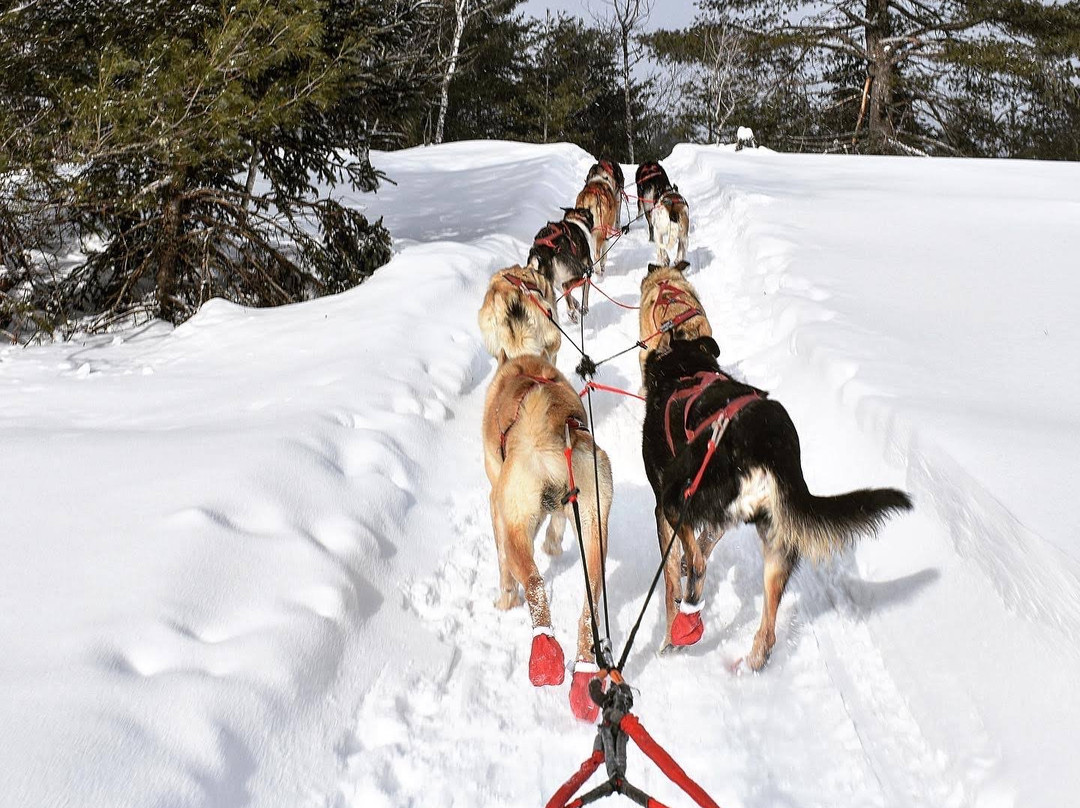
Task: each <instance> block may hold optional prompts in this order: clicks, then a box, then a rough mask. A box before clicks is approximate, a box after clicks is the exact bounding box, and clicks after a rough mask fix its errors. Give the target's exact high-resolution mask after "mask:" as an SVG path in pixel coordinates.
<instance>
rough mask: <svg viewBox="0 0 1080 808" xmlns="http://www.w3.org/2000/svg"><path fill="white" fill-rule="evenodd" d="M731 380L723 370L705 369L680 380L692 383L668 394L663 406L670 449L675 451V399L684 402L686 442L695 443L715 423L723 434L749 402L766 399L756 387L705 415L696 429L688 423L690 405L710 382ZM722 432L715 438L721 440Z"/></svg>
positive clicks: (672, 452) (665, 433)
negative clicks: (672, 414) (672, 433)
mask: <svg viewBox="0 0 1080 808" xmlns="http://www.w3.org/2000/svg"><path fill="white" fill-rule="evenodd" d="M721 381H723V382H729V381H731V377H730V376H725V375H724V374H723V373H716V372H714V371H711V370H703V371H700V372H698V373H695V374H694V375H693V376H683V377H682V378H681V379H679V382H680V383H682V382H690V384H689V385H687V386H686V387H680V388H679V389H678V390H676V391H675V392H674V393H672V394H671V396H669V397H668V400H667V404H666V405H665V406H664V435H665V437H667V443H668V448H669V449H670V450H671V454H672V455H674V454H675V441H674V440H673V439H672V437H671V406H672V405H673V404H675V403H676V402H683V404H682V408H683V411H682V412H683V419H682V420H683V432H684V433H685V434H686V442H687V443H692V442H693V441H694V440H695V439H696V438H697V437H698V436H699V435H701V434H702V433H703V432H705V430H706V429H709V428H710V427H711V426H712V425H713V424H714V423H717V422H719V427H720V434H723V430H724V429H726V428H727V425H728V424H729V423H731V420H732V419H733V418H734V417H735V416H736V415H738V414H739V411H740V410H742V409H743V407H745V406H746V405H747V404H752V403H754V402H755V401H760V400H761V399H762V398H764V395H765V394H763V393H761V392H759V391H757V390H755V391H754V392H753V393H747V394H745V395H742V396H738V397H736V398H733V399H732V400H731V401H729V402H728V403H727V404H726V405H725V406H724V407H723V409H720V410H717V411H716V412H714V413H712V414H711V415H709V416H708V417H707V418H705V419H704V420H703V421H702V422H701V423H700V424H698V425H697V427H696V428H695V429H691V428H690V426H689V423H688V422H689V419H690V408H691V407H693V406H694V402H695V401H697V400H698V399H699V398H701V394H702V393H704V392H705V391H706V390H707V389H708V388H709V387H710V386H711V385H713V384H715V383H716V382H721ZM719 439H720V435H717V436H716V438H715V439H714V440H716V441H718V440H719Z"/></svg>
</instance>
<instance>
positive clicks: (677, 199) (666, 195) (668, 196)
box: [656, 191, 690, 207]
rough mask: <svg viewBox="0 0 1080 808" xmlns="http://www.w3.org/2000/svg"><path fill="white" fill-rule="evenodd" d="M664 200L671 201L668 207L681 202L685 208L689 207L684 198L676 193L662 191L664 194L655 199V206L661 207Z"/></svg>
mask: <svg viewBox="0 0 1080 808" xmlns="http://www.w3.org/2000/svg"><path fill="white" fill-rule="evenodd" d="M665 200H671V202H669V203H668V204H669V205H670V204H672V203H675V202H682V203H683V204H684V205H686V207H690V205H689V204H688V203H687V201H686V197H685V196H683V195H682V194H680V193H679V192H678V191H664V193H662V194H660V196H659V197H657V200H656V204H657V205H663V204H664V202H665Z"/></svg>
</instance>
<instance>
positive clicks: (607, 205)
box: [574, 182, 619, 243]
mask: <svg viewBox="0 0 1080 808" xmlns="http://www.w3.org/2000/svg"><path fill="white" fill-rule="evenodd" d="M574 205H575V207H579V208H585V209H587V210H589V211H590V212H591V213H592V217H593V235H594V237H595V236H597V235H598V236H599V239H598V241H599V242H600V243H603V240H604V239H606V238H607V237H608V235H609V234H610V232H611V231H612V230H613V229H614V228H615V217H616V215H617V214H618V212H619V203H618V200H617V199H616V198H615V194H613V193H612V191H611V188H610V187H609V186H608V184H607V183H606V182H589V183H586V184H585V187H584V188H582V189H581V192H580V193H579V194H578V195H577V200H576V201H575V203H574Z"/></svg>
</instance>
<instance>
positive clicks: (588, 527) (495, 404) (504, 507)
mask: <svg viewBox="0 0 1080 808" xmlns="http://www.w3.org/2000/svg"><path fill="white" fill-rule="evenodd" d="M483 432H484V468H485V470H486V471H487V476H488V480H489V481H490V482H491V522H492V528H493V529H494V532H495V545H496V547H497V549H498V554H499V597H498V599H497V600H496V601H495V606H496V608H499V609H510V608H512V607H514V606H517V605H519V604H520V603H521V594H520V590H519V587H520V588H522V589H524V591H525V602H526V603H527V604H528V607H529V618H530V619H531V621H532V630H533V640H532V652H531V656H530V657H529V680H530V681H531V682H532V683H533V684H534V685H536V686H537V687H539V686H541V685H558V684H561V683H562V681H563V677H564V675H565V670H564V660H563V651H562V647H561V646H560V645H559V643H558V641H557V640H556V639H555V636H554V633H553V632H552V628H551V613H550V610H549V608H548V599H547V591H546V589H545V585H544V579H543V578H542V577H541V576H540V573H539V572H538V571H537V568H536V562H535V561H534V560H533V541H534V539H535V537H536V534H537V531H538V530H539V529H540V525H541V523H542V522H543V521H544V518H545V517H546V516H550V517H551V521H550V523H549V524H548V528H547V535H546V537H545V540H544V545H543V546H544V551H545V552H547V553H548V554H549V555H558V554H559V553H561V552H562V537H563V531H564V529H565V526H566V520H567V518H568V517H570V518H571V519H572V518H573V511H572V501H571V499H572V497H576V498H577V502H578V506H579V510H580V513H581V531H582V540H583V543H584V545H585V558H586V561H587V564H588V570H589V586H590V589H591V591H592V592H593V594H594V597H597V593H599V592H600V570H601V556H605V555H606V552H607V546H606V545H607V535H608V531H607V521H608V512H609V510H610V508H611V494H612V482H611V464H610V462H609V461H608V456H607V454H606V453H605V452H604V451H603V450H602V449H600V448H597V450H596V458H597V466H596V471H597V474H596V475H594V471H593V438H592V435H591V434H590V432H589V430H588V427H587V425H586V421H585V410H584V409H583V407H582V405H581V399H580V398H579V396H578V394H577V392H576V391H575V390H574V389H573V388H572V387H571V386H570V383H569V382H568V381H567V380H566V377H564V376H563V375H562V374H561V373H560V372H559V371H558V370H556V369H555V367H554V366H553V365H551V364H550V363H549V362H546V361H544V360H543V359H541V358H540V357H539V356H522V357H518V358H517V359H507V358H506V357H505V356H502V357H500V362H499V368H498V370H497V371H496V372H495V378H494V379H493V380H492V382H491V386H490V387H489V388H488V391H487V398H486V400H485V402H484V424H483ZM567 449H569V450H570V451H569V454H567ZM597 476H598V477H599V484H600V490H599V496H597V490H596V482H595V480H596V478H597ZM575 486H577V488H575ZM598 504H599V511H598V509H597V505H598ZM592 648H593V635H592V627H591V624H590V615H589V603H588V600H587V599H586V602H585V606H584V607H583V608H582V611H581V619H580V621H579V623H578V639H577V663H576V665H575V667H574V679H573V684H572V685H571V688H570V706H571V708H572V709H573V711H574V714H575V715H576V716H577V717H579V718H582V719H584V720H590V721H591V720H593V719H595V717H596V714H597V708H596V705H595V704H594V703H593V701H592V699H591V698H590V697H589V694H588V683H589V680H590V679H592V678H593V676H594V674H595V673H596V670H597V668H596V664H595V660H594V658H593V651H592Z"/></svg>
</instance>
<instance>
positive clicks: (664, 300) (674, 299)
mask: <svg viewBox="0 0 1080 808" xmlns="http://www.w3.org/2000/svg"><path fill="white" fill-rule="evenodd" d="M659 290H660V292H659V294H658V295H657V296H656V302H655V303H653V310H652V311H653V325H654V326H656V330H655V331H653V332H652V333H651V334H649V336H647V337H643V338H642V339H641V340H639V341H638V345H640V346H641V347H642V349H646V348H648V346H647V345H646V343H647V342H648V341H649V340H651V339H652V338H653V337H658V336H660V335H661V334H666V333H667V332H669V331H673V330H675V329H676V328H678V327H679V326H680V325H682V324H683V323H685V322H686V321H687V320H692V319H693V318H695V317H697V316H699V315H701V314H702V311H701V309H699V308H697V307H696V306H695V305H694V304H693V303H691V302H690V301H689V300H687V299H686V298H685V297H684V292H683V290H682V289H679V288H678V287H677V286H672V285H671V284H670V283H668V282H667V281H661V282H660V286H659ZM675 303H681V304H683V305H684V306H686V307H687V308H686V309H685V310H684V311H683V312H682V313H681V314H678V315H676V316H675V317H671V318H668V316H667V313H668V309H669V308H671V306H672V305H673V304H675ZM660 305H662V306H663V309H662V310H661V312H660V316H661V317H662V318H664V319H662V320H661V321H660V324H659V325H657V323H656V309H657V307H658V306H660Z"/></svg>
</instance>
